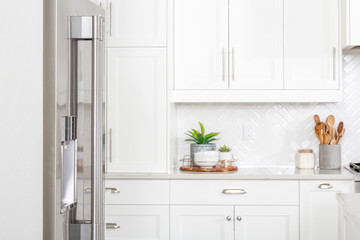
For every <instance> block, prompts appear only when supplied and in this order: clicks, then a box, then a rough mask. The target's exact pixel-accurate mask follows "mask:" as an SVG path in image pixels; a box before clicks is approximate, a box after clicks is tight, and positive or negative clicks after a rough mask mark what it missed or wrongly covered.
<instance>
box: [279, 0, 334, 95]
mask: <svg viewBox="0 0 360 240" xmlns="http://www.w3.org/2000/svg"><path fill="white" fill-rule="evenodd" d="M338 16H339V1H338V0H286V1H284V59H285V64H284V68H285V70H284V74H285V75H284V79H285V82H284V84H285V89H339V88H340V69H339V60H340V59H341V58H339V54H341V49H339V19H338Z"/></svg>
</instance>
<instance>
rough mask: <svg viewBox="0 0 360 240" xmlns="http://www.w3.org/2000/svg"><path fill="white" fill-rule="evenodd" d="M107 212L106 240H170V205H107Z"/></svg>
mask: <svg viewBox="0 0 360 240" xmlns="http://www.w3.org/2000/svg"><path fill="white" fill-rule="evenodd" d="M105 214H106V216H105V223H107V227H106V231H105V237H106V240H169V206H149V205H148V206H144V205H137V206H135V205H121V206H120V205H107V206H106V207H105ZM115 225H117V226H119V228H112V226H115Z"/></svg>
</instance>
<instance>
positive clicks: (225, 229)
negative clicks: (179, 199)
mask: <svg viewBox="0 0 360 240" xmlns="http://www.w3.org/2000/svg"><path fill="white" fill-rule="evenodd" d="M170 223H171V224H170V239H171V240H200V239H204V240H205V239H206V240H233V239H234V230H233V225H234V221H233V206H171V207H170Z"/></svg>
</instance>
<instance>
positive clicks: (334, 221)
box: [300, 181, 352, 240]
mask: <svg viewBox="0 0 360 240" xmlns="http://www.w3.org/2000/svg"><path fill="white" fill-rule="evenodd" d="M330 187H331V188H330ZM351 187H352V184H351V182H350V181H300V233H301V234H300V236H301V240H318V239H326V240H337V239H338V237H339V233H338V232H339V229H338V228H339V227H338V206H337V201H336V193H342V192H343V193H346V192H351Z"/></svg>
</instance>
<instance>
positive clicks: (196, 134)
mask: <svg viewBox="0 0 360 240" xmlns="http://www.w3.org/2000/svg"><path fill="white" fill-rule="evenodd" d="M199 125H200V131H198V130H196V129H191V131H190V130H189V131H187V133H185V135H186V136H188V137H189V138H188V139H186V140H185V141H188V142H193V143H191V144H190V156H191V159H192V160H194V154H195V153H197V152H204V151H216V143H213V141H215V140H217V139H216V136H217V135H219V133H218V132H212V133H208V134H205V127H204V125H203V124H202V123H201V122H199Z"/></svg>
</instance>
